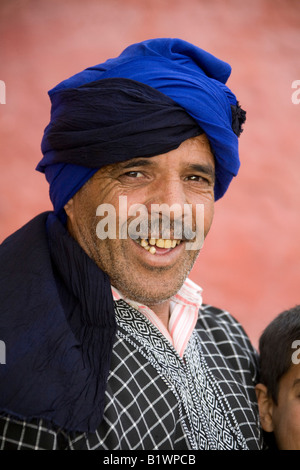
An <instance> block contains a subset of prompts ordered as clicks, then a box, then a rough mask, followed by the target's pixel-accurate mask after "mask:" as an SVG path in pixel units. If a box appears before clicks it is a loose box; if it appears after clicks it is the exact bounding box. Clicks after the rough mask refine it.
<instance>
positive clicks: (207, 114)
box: [37, 38, 245, 214]
mask: <svg viewBox="0 0 300 470" xmlns="http://www.w3.org/2000/svg"><path fill="white" fill-rule="evenodd" d="M230 73H231V67H230V65H229V64H227V63H226V62H223V61H222V60H220V59H218V58H216V57H214V56H213V55H211V54H209V53H208V52H206V51H204V50H203V49H200V48H198V47H196V46H194V45H192V44H190V43H188V42H186V41H183V40H180V39H168V38H164V39H150V40H147V41H144V42H141V43H137V44H133V45H131V46H129V47H127V48H126V49H125V50H124V51H123V52H122V53H121V54H120V55H119V56H118V57H116V58H113V59H109V60H107V61H106V62H104V63H103V64H99V65H96V66H94V67H89V68H87V69H85V70H83V71H82V72H80V73H78V74H76V75H74V76H72V77H71V78H69V79H67V80H65V81H63V82H61V83H60V84H58V85H57V86H56V87H55V88H53V89H52V90H50V91H49V96H50V99H51V104H52V108H51V120H50V123H49V125H48V126H47V127H46V129H45V132H44V136H43V140H42V152H43V155H44V157H43V158H42V160H41V161H40V162H39V164H38V166H37V170H38V171H41V172H44V173H45V175H46V178H47V180H48V182H49V184H50V198H51V200H52V203H53V206H54V210H55V212H56V213H57V214H61V213H62V211H63V207H64V205H65V204H66V203H67V201H68V200H69V199H70V198H71V197H72V196H73V195H74V194H75V193H76V192H77V191H78V190H79V189H80V187H81V186H83V184H84V183H85V182H86V181H87V180H88V179H89V178H90V177H91V176H92V175H93V174H94V173H95V172H96V171H98V170H99V168H101V167H103V166H104V165H107V164H113V163H116V162H120V161H125V160H129V159H131V158H134V157H138V156H140V157H142V156H147V157H151V156H154V155H158V154H163V153H166V152H168V151H170V150H173V149H174V148H177V147H178V146H179V145H180V143H181V142H183V141H184V140H186V139H187V138H189V137H193V136H196V135H198V134H200V133H203V132H204V133H205V134H206V136H207V138H208V140H209V142H210V146H211V149H212V152H213V154H214V157H215V163H216V183H215V200H218V199H219V198H221V197H222V196H223V195H224V193H225V192H226V190H227V188H228V186H229V184H230V182H231V180H232V178H233V176H236V175H237V173H238V170H239V166H240V161H239V151H238V136H239V135H240V133H241V132H242V129H241V126H242V124H243V122H244V121H245V111H243V110H242V109H241V108H240V106H239V103H238V101H237V99H236V97H235V95H234V94H233V93H232V92H231V91H230V89H229V88H228V87H227V86H226V85H225V83H226V81H227V80H228V78H229V76H230Z"/></svg>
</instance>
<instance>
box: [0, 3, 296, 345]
mask: <svg viewBox="0 0 300 470" xmlns="http://www.w3.org/2000/svg"><path fill="white" fill-rule="evenodd" d="M163 36H164V37H180V38H182V39H185V40H187V41H190V42H193V43H195V44H196V45H198V46H199V47H202V48H204V49H207V50H208V51H210V52H211V53H213V54H215V55H217V56H218V57H220V58H222V59H223V60H225V61H228V62H229V63H230V64H231V65H232V68H233V72H232V75H231V78H230V79H229V82H228V84H229V86H230V87H231V88H232V89H233V91H234V92H235V93H236V95H237V96H238V99H239V101H240V103H241V104H242V106H243V107H244V108H245V109H246V110H247V118H248V121H247V124H246V126H245V131H244V133H243V134H242V136H241V140H240V153H241V161H242V166H241V170H240V173H239V176H238V178H236V179H235V181H234V182H233V183H232V185H231V188H230V190H229V192H228V194H227V195H226V196H225V197H224V199H223V200H221V201H219V202H217V204H216V214H215V221H214V224H213V227H212V229H211V232H210V234H209V236H208V238H207V240H206V243H205V246H204V248H203V251H202V253H201V254H200V257H199V260H198V261H197V264H196V265H195V267H194V269H193V271H192V273H191V278H192V279H193V280H194V281H196V282H197V283H198V284H200V285H201V286H202V287H203V289H204V301H205V302H208V303H212V304H214V305H216V306H220V307H222V308H226V309H228V310H229V311H230V312H231V313H232V314H233V315H234V316H235V317H236V318H237V319H238V320H240V321H241V323H242V324H243V326H244V327H245V329H246V331H247V332H248V334H249V336H250V338H251V340H252V341H253V343H254V344H255V346H256V345H257V340H258V337H259V335H260V333H261V331H262V329H263V328H264V327H265V326H266V325H267V323H268V322H269V321H270V320H271V319H272V318H274V316H275V315H277V314H278V313H279V312H280V311H281V310H283V309H286V308H289V307H291V306H293V305H295V304H296V303H300V287H299V280H300V263H299V260H300V236H299V234H300V217H299V209H300V184H299V181H300V104H298V105H297V104H293V103H292V99H291V97H292V93H293V92H294V91H295V90H293V89H292V83H293V81H295V80H300V2H299V1H298V0H252V1H251V2H241V1H240V0H210V1H207V0H203V1H202V0H185V1H182V0H143V1H138V0H85V1H80V0H72V1H71V0H52V1H50V0H49V1H46V0H39V1H34V0H27V1H26V0H22V1H21V0H19V1H17V0H14V1H11V0H1V2H0V80H3V81H4V82H5V84H6V104H0V149H1V150H0V165H1V171H0V241H2V240H3V239H4V238H5V237H6V236H8V235H9V234H10V233H12V232H13V231H15V230H16V229H18V228H19V227H20V226H22V225H23V224H24V223H26V222H27V221H28V220H29V219H30V218H32V217H33V216H35V215H36V214H38V213H39V212H41V211H44V210H48V209H50V208H51V205H50V202H49V198H48V186H47V184H46V182H45V180H44V178H43V176H42V175H41V174H39V173H37V172H35V171H34V168H35V166H36V163H37V162H38V161H39V159H40V158H41V153H40V141H41V137H42V133H43V129H44V127H45V126H46V125H47V123H48V120H49V112H50V105H49V100H48V96H47V91H48V90H49V89H50V88H52V87H53V86H54V85H56V83H58V82H59V81H61V80H63V79H65V78H67V77H69V76H70V75H72V74H74V73H76V72H79V71H80V70H82V69H84V68H86V67H88V66H90V65H95V64H97V63H100V62H102V61H104V60H105V59H107V58H108V57H112V56H115V55H117V54H119V53H120V52H121V51H122V50H123V49H124V47H126V46H127V45H129V44H130V43H132V42H137V41H141V40H144V39H148V38H153V37H163ZM298 97H300V94H299V95H298Z"/></svg>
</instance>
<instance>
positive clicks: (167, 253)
mask: <svg viewBox="0 0 300 470" xmlns="http://www.w3.org/2000/svg"><path fill="white" fill-rule="evenodd" d="M132 242H133V244H134V245H135V246H136V247H137V249H138V251H139V253H140V254H142V253H143V254H144V256H145V259H146V260H147V261H149V262H150V264H157V263H160V262H163V263H168V262H171V261H173V258H174V257H176V256H177V255H178V254H179V253H180V252H181V251H182V250H183V249H184V248H183V245H184V243H182V242H181V243H180V244H179V245H177V246H175V247H174V248H159V247H158V246H156V245H153V246H154V248H155V249H156V252H155V253H154V254H152V253H150V252H149V251H148V250H146V249H145V248H144V247H142V246H141V245H140V244H139V243H137V242H135V241H134V240H132Z"/></svg>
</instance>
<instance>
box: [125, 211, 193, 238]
mask: <svg viewBox="0 0 300 470" xmlns="http://www.w3.org/2000/svg"><path fill="white" fill-rule="evenodd" d="M190 219H191V218H190V217H188V218H183V217H182V216H181V217H178V218H176V219H170V218H169V217H167V216H164V215H161V214H159V215H157V216H154V217H153V216H151V219H150V220H149V218H148V217H146V218H141V219H140V218H139V220H137V219H128V220H127V221H126V223H124V224H123V225H122V227H121V230H122V233H124V234H125V232H126V233H128V236H129V237H130V238H132V239H133V240H137V239H138V238H144V239H151V238H155V239H159V238H162V239H166V240H167V239H171V240H172V239H173V240H182V241H191V240H193V239H194V238H195V231H196V224H195V223H193V221H191V220H190ZM123 231H124V232H123Z"/></svg>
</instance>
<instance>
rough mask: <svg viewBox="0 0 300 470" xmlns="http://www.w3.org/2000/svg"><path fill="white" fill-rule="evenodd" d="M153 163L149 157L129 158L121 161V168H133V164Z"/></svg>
mask: <svg viewBox="0 0 300 470" xmlns="http://www.w3.org/2000/svg"><path fill="white" fill-rule="evenodd" d="M150 165H153V162H151V161H150V160H149V158H139V159H135V158H133V159H131V160H129V161H128V162H126V163H122V164H121V166H122V168H123V169H125V170H127V169H128V168H134V167H135V166H150Z"/></svg>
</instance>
